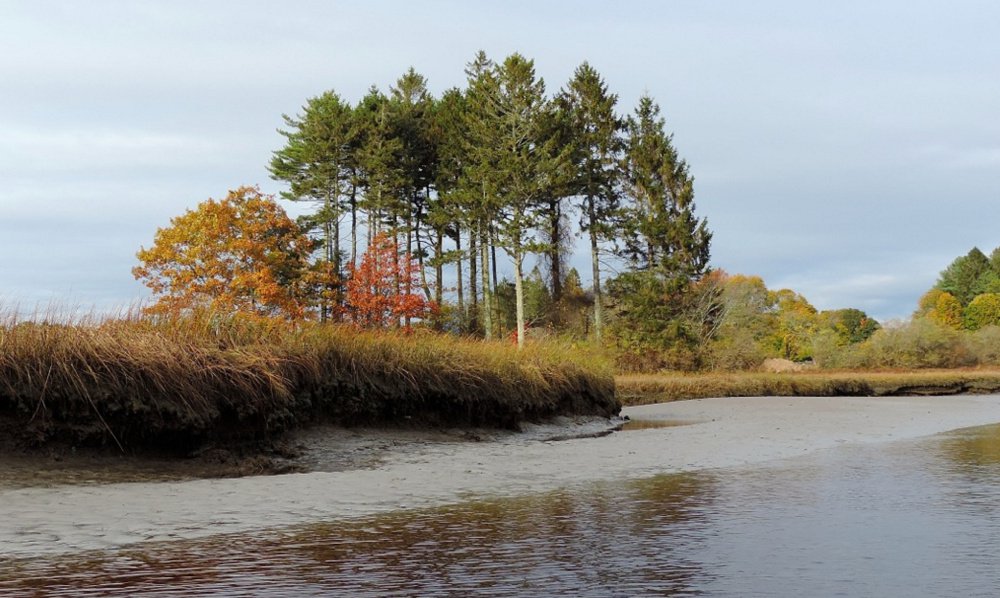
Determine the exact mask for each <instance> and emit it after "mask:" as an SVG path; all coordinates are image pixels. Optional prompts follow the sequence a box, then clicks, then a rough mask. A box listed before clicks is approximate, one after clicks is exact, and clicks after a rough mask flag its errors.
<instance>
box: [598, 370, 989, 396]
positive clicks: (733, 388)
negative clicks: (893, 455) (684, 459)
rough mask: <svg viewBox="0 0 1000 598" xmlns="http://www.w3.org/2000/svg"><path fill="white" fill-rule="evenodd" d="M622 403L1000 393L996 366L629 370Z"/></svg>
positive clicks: (621, 387)
mask: <svg viewBox="0 0 1000 598" xmlns="http://www.w3.org/2000/svg"><path fill="white" fill-rule="evenodd" d="M615 381H616V383H617V388H618V396H619V398H620V399H621V401H622V403H624V404H626V405H645V404H649V403H660V402H667V401H678V400H683V399H700V398H707V397H742V396H824V397H829V396H892V395H921V394H959V393H989V392H1000V370H997V369H990V370H981V369H967V370H966V369H949V370H919V371H867V372H866V371H842V372H829V371H808V372H788V373H781V374H773V373H762V372H741V373H706V374H630V375H624V376H617V377H616V378H615Z"/></svg>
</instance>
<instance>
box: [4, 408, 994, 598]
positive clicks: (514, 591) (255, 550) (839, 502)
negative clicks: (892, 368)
mask: <svg viewBox="0 0 1000 598" xmlns="http://www.w3.org/2000/svg"><path fill="white" fill-rule="evenodd" d="M998 537H1000V427H992V428H982V429H976V430H966V431H961V432H957V433H954V434H950V435H945V436H942V437H937V438H931V439H925V440H921V441H914V442H902V443H894V444H888V445H871V446H858V447H843V448H838V449H834V450H829V451H823V452H819V453H815V454H812V455H809V456H806V457H803V458H800V459H794V460H788V461H783V462H779V463H775V464H772V465H771V466H767V467H756V468H752V469H751V468H738V469H728V470H718V471H714V472H707V473H701V474H696V475H694V474H692V475H672V476H660V477H656V478H652V479H648V480H641V481H635V482H628V483H618V484H612V483H602V484H595V485H591V486H586V487H582V488H575V489H572V490H563V491H560V492H554V493H549V494H544V495H538V496H532V497H523V498H517V499H503V500H493V501H478V502H469V503H464V504H459V505H451V506H446V507H440V508H436V509H424V510H413V511H404V512H398V513H393V514H390V515H385V516H377V517H370V518H365V519H360V520H352V521H347V522H343V521H339V522H325V523H322V524H318V525H312V526H308V527H299V528H294V529H284V530H271V531H264V532H261V533H259V534H256V535H236V536H225V537H217V538H215V539H211V540H200V541H183V542H170V543H160V544H146V545H140V546H139V547H134V548H130V549H125V550H119V551H113V552H92V553H86V554H81V555H74V556H68V557H62V558H45V559H31V560H23V561H6V562H5V561H3V560H2V559H0V595H7V594H12V595H19V594H27V595H32V594H36V593H37V594H39V595H41V594H44V595H54V596H59V595H74V596H79V595H83V596H88V595H94V596H97V595H102V596H103V595H135V594H143V595H153V596H181V595H191V594H192V593H198V594H202V595H205V594H209V595H230V596H236V595H241V596H242V595H264V596H268V595H270V596H284V595H296V596H300V595H329V594H341V595H351V596H412V595H420V596H427V595H460V594H463V593H466V594H470V595H487V596H489V595H517V596H540V595H554V594H559V595H572V596H580V595H582V596H588V595H589V596H642V595H655V596H690V595H699V594H704V595H711V596H829V595H845V596H859V595H860V596H910V595H920V596H972V595H983V596H991V595H996V592H997V589H998V588H1000V551H997V550H996V549H995V545H996V539H997V538H998Z"/></svg>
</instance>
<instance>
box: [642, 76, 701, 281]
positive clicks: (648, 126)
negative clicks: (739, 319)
mask: <svg viewBox="0 0 1000 598" xmlns="http://www.w3.org/2000/svg"><path fill="white" fill-rule="evenodd" d="M628 130H629V138H628V146H627V149H626V156H625V157H626V171H627V182H626V186H627V192H628V199H629V202H630V205H629V206H628V207H627V211H626V223H627V232H626V234H625V255H626V256H627V257H628V258H629V259H630V260H631V262H632V263H633V264H634V265H635V266H636V267H637V268H638V269H640V270H658V271H659V272H660V273H661V274H663V275H664V276H666V277H668V278H672V279H674V280H675V281H677V282H678V283H679V284H681V285H683V284H686V283H687V282H689V281H690V280H693V279H697V278H698V277H700V276H701V275H702V274H703V273H704V272H705V269H706V268H707V267H708V259H709V245H710V243H711V238H712V235H711V233H710V232H708V228H707V225H706V222H705V221H704V220H699V219H698V218H697V217H695V215H694V209H695V205H694V178H693V177H692V176H691V175H690V172H689V171H688V165H687V162H685V161H684V160H683V159H681V158H680V156H679V155H678V154H677V150H676V149H675V148H674V146H673V139H672V136H670V135H668V134H667V133H666V131H665V124H664V120H663V118H662V117H661V116H660V107H659V106H657V105H656V103H655V102H653V100H652V98H650V97H649V96H643V97H642V98H641V99H640V100H639V106H638V107H637V108H636V111H635V115H634V117H633V118H631V119H630V120H629V124H628Z"/></svg>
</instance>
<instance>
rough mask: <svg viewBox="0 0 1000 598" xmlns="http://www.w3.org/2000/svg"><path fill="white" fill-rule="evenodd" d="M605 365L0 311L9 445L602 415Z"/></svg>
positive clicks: (165, 442)
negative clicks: (326, 425) (28, 317)
mask: <svg viewBox="0 0 1000 598" xmlns="http://www.w3.org/2000/svg"><path fill="white" fill-rule="evenodd" d="M618 407H619V405H618V403H617V400H616V399H615V397H614V379H613V376H612V371H611V366H610V364H609V363H608V362H607V361H606V360H605V359H604V358H602V357H601V356H600V355H599V354H598V353H594V352H589V351H586V350H584V349H579V348H574V347H571V346H568V345H564V344H558V343H544V344H543V343H539V344H536V345H533V346H529V347H528V348H527V349H526V350H525V351H522V352H518V351H517V350H516V349H515V348H514V347H512V346H510V345H507V344H506V343H495V342H494V343H491V342H484V341H478V340H465V339H459V338H455V337H448V336H443V335H437V334H432V333H414V334H409V335H407V334H402V333H396V332H391V331H388V332H362V331H359V330H357V329H355V328H353V327H347V326H332V325H319V324H304V325H297V326H292V325H289V324H287V323H285V322H280V321H271V320H260V319H244V318H231V317H229V318H227V317H220V316H217V315H212V314H200V315H197V316H193V317H189V318H185V319H174V320H169V319H161V320H153V319H148V318H142V317H138V316H134V315H125V316H123V317H116V318H97V317H84V318H76V319H75V320H73V321H68V320H67V319H66V318H63V319H61V320H57V319H53V318H48V319H36V320H34V321H23V320H19V319H18V318H16V317H14V316H12V315H7V316H0V416H2V419H3V422H4V427H5V428H6V429H5V430H0V433H4V434H6V435H7V436H8V440H9V439H10V438H9V437H11V436H14V437H16V439H17V441H18V442H19V443H21V444H36V445H37V444H43V443H45V442H46V441H49V440H53V439H56V440H63V441H66V442H71V443H82V444H105V445H108V446H114V447H117V448H120V449H122V450H128V449H133V448H143V447H154V448H158V449H168V450H179V451H188V450H191V449H192V448H194V447H197V446H198V445H200V444H203V443H205V442H206V441H213V442H224V441H229V440H235V439H240V440H245V439H263V438H270V437H273V436H275V435H277V434H280V433H281V432H283V431H285V430H288V429H289V428H292V427H295V426H300V425H305V424H308V423H311V422H315V421H333V422H339V423H344V424H358V423H367V424H376V423H378V424H407V423H414V424H442V425H445V424H447V425H466V424H468V425H484V426H502V427H511V426H516V425H517V423H518V422H519V421H522V420H530V419H540V418H545V417H550V416H554V415H560V414H599V415H610V414H612V413H615V412H617V409H618Z"/></svg>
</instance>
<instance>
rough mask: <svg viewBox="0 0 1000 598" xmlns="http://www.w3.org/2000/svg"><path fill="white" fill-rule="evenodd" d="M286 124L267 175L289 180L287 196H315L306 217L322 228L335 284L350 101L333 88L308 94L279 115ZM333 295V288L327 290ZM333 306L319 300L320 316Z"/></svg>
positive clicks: (339, 274)
mask: <svg viewBox="0 0 1000 598" xmlns="http://www.w3.org/2000/svg"><path fill="white" fill-rule="evenodd" d="M283 118H284V120H285V125H286V126H287V127H288V130H279V133H281V135H283V136H284V137H285V139H286V140H287V141H286V144H285V147H283V148H282V149H280V150H278V151H276V152H274V155H273V157H272V159H271V163H270V172H271V176H272V178H274V179H277V180H282V181H285V182H287V183H289V185H290V190H289V191H286V192H284V193H282V196H283V197H285V198H286V199H290V200H310V201H315V202H318V203H319V205H320V207H319V209H318V210H317V212H316V213H315V214H313V215H311V216H310V217H308V218H307V223H308V224H309V225H310V228H312V227H319V228H320V229H321V230H322V231H323V233H322V238H323V251H324V260H325V261H326V263H327V264H331V265H332V267H333V272H334V273H335V278H336V280H331V281H328V283H327V284H328V286H330V285H339V284H340V279H341V278H342V275H343V271H342V267H341V266H342V263H341V262H342V259H341V250H340V216H341V208H342V205H341V196H342V193H343V188H344V185H345V183H346V180H347V177H348V164H349V161H350V152H349V148H350V143H351V107H350V106H349V105H348V104H346V103H345V102H344V101H342V100H341V99H340V96H338V95H337V94H336V93H334V92H332V91H328V92H326V93H324V94H322V95H320V96H318V97H315V98H311V99H310V100H309V101H308V102H307V103H306V105H305V106H304V107H303V113H302V114H301V115H299V116H296V117H290V116H288V115H283ZM328 294H334V295H339V292H338V293H328ZM333 311H334V310H333V306H331V305H327V304H326V303H324V304H323V305H322V306H321V310H320V312H321V318H322V319H324V320H325V319H326V318H327V317H328V316H329V314H331V313H333Z"/></svg>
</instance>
